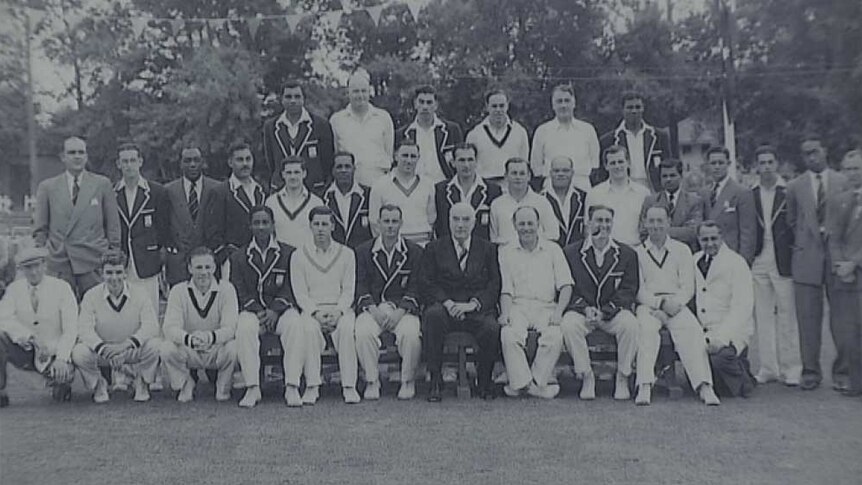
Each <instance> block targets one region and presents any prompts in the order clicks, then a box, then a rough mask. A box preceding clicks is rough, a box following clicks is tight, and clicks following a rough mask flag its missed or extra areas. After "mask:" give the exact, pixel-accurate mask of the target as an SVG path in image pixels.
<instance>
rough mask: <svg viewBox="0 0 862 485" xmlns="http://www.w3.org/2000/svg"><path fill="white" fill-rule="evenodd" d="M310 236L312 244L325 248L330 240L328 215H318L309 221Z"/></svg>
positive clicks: (330, 229)
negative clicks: (312, 238)
mask: <svg viewBox="0 0 862 485" xmlns="http://www.w3.org/2000/svg"><path fill="white" fill-rule="evenodd" d="M310 224H311V235H312V236H314V244H316V245H317V246H325V245H327V244H329V242H330V240H331V239H332V217H330V216H329V215H328V214H318V215H316V216H314V218H313V219H312V220H311V223H310Z"/></svg>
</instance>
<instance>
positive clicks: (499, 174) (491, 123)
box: [443, 89, 530, 224]
mask: <svg viewBox="0 0 862 485" xmlns="http://www.w3.org/2000/svg"><path fill="white" fill-rule="evenodd" d="M485 111H487V112H488V116H486V117H485V119H484V120H482V122H481V123H479V124H478V125H476V126H475V127H474V128H473V129H472V130H470V132H469V133H467V143H471V144H473V146H475V147H476V160H477V161H478V167H476V173H477V174H478V175H479V177H481V178H484V179H486V180H489V181H492V182H495V183H497V184H499V183H502V181H503V176H504V175H506V167H505V163H506V160H508V159H510V158H514V157H518V158H523V159H524V160H527V159H528V158H529V157H530V138H529V137H528V136H527V130H526V129H524V127H523V126H522V125H521V124H520V123H518V122H517V121H515V120H513V119H511V118H509V95H508V94H506V91H503V90H502V89H492V90H491V91H488V93H487V94H485ZM456 170H457V167H456ZM443 221H444V222H445V223H446V224H448V221H449V219H448V218H444V219H443Z"/></svg>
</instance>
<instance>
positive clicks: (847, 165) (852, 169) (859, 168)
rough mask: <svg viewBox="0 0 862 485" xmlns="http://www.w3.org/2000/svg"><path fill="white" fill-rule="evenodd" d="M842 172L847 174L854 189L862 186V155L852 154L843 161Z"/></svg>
mask: <svg viewBox="0 0 862 485" xmlns="http://www.w3.org/2000/svg"><path fill="white" fill-rule="evenodd" d="M841 173H843V174H844V175H846V176H847V179H848V180H849V182H850V185H851V186H852V187H853V188H854V189H858V188H859V187H862V156H851V157H847V158H845V159H844V161H842V162H841Z"/></svg>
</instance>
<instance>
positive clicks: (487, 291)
mask: <svg viewBox="0 0 862 485" xmlns="http://www.w3.org/2000/svg"><path fill="white" fill-rule="evenodd" d="M486 247H487V250H486V254H485V265H486V268H488V282H487V284H486V285H485V288H484V289H483V290H482V291H480V292H479V293H478V294H477V295H476V298H477V299H478V300H479V303H480V304H481V305H482V308H481V310H482V311H483V312H487V311H494V309H495V308H497V302H499V301H500V288H501V286H502V282H501V277H500V261H499V260H498V259H497V246H495V245H494V244H491V243H487V246H486Z"/></svg>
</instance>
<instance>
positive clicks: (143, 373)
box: [72, 338, 161, 391]
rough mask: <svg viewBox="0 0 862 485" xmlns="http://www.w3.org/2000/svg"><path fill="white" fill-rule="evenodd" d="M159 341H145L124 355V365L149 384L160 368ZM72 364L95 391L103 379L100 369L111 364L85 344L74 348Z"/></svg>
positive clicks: (153, 339) (86, 383)
mask: <svg viewBox="0 0 862 485" xmlns="http://www.w3.org/2000/svg"><path fill="white" fill-rule="evenodd" d="M160 345H161V341H160V340H159V339H155V338H152V339H149V340H145V341H144V342H143V343H142V344H141V346H140V347H139V348H136V349H131V350H129V351H127V352H125V353H124V354H123V359H122V365H123V366H129V368H130V369H131V371H132V374H134V376H135V377H138V376H140V377H141V378H142V379H143V380H144V382H146V383H147V384H152V383H153V381H154V380H155V379H156V370H157V369H158V367H159V347H160ZM72 362H74V363H75V367H77V368H78V370H79V371H81V379H82V380H83V381H84V386H86V388H87V389H89V390H91V391H92V390H93V389H95V388H96V385H97V384H98V383H99V379H101V378H102V373H101V372H100V371H99V367H107V366H110V365H111V362H110V361H108V360H106V359H104V358H102V357H100V356H99V355H98V354H96V353H95V352H93V351H92V350H90V348H89V347H87V346H86V345H84V344H81V343H78V344H76V345H75V347H74V348H72Z"/></svg>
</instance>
